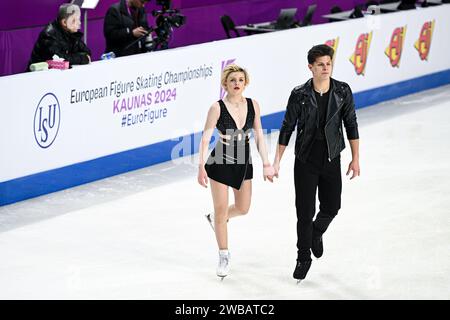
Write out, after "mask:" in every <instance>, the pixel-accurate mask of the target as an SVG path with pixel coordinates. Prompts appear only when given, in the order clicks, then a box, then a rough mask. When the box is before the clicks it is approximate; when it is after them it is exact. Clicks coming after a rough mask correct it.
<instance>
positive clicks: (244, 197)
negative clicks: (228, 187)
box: [228, 180, 252, 219]
mask: <svg viewBox="0 0 450 320" xmlns="http://www.w3.org/2000/svg"><path fill="white" fill-rule="evenodd" d="M233 192H234V204H232V205H231V206H229V207H228V219H231V218H234V217H236V216H242V215H244V214H247V212H248V210H249V209H250V203H251V200H252V180H244V182H243V183H242V186H241V188H240V189H239V190H236V189H233Z"/></svg>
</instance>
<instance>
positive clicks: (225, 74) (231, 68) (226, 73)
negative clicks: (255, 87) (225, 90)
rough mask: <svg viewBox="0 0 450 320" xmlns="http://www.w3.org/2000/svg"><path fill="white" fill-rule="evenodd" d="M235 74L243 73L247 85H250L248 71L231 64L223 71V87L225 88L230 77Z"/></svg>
mask: <svg viewBox="0 0 450 320" xmlns="http://www.w3.org/2000/svg"><path fill="white" fill-rule="evenodd" d="M233 72H242V73H243V74H244V78H245V85H248V84H249V83H250V78H249V76H248V72H247V70H245V69H244V68H242V67H240V66H238V65H237V64H229V65H227V66H226V67H225V68H224V69H223V70H222V77H221V84H222V86H223V87H225V85H226V83H227V80H228V76H229V75H230V74H231V73H233Z"/></svg>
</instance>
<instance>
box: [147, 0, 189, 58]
mask: <svg viewBox="0 0 450 320" xmlns="http://www.w3.org/2000/svg"><path fill="white" fill-rule="evenodd" d="M156 4H157V5H160V6H161V7H162V8H161V10H153V11H152V15H153V16H154V17H156V27H155V28H152V31H154V33H155V35H156V36H155V37H153V36H152V35H151V34H149V36H147V38H146V40H145V47H146V49H147V50H148V51H154V50H158V49H160V50H163V49H167V48H168V47H169V40H170V38H171V37H172V33H173V28H179V27H181V26H182V25H184V24H185V23H186V16H184V15H182V14H180V10H178V9H172V8H171V7H172V3H171V0H156Z"/></svg>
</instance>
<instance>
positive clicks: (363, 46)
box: [350, 32, 372, 75]
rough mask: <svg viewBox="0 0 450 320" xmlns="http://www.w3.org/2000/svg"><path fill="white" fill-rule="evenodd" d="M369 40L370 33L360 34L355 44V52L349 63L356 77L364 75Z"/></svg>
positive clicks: (370, 38)
mask: <svg viewBox="0 0 450 320" xmlns="http://www.w3.org/2000/svg"><path fill="white" fill-rule="evenodd" d="M371 40H372V32H370V33H363V34H361V35H360V36H359V37H358V41H357V42H356V48H355V52H354V53H353V54H352V56H351V57H350V62H351V63H352V64H353V65H354V66H355V72H356V74H357V75H361V74H362V75H364V69H365V68H366V64H367V56H368V55H369V47H370V41H371Z"/></svg>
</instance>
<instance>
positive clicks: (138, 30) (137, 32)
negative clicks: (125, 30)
mask: <svg viewBox="0 0 450 320" xmlns="http://www.w3.org/2000/svg"><path fill="white" fill-rule="evenodd" d="M147 33H148V32H147V30H145V29H144V28H142V27H137V28H136V29H133V36H134V37H135V38H139V37H141V36H143V35H145V34H147Z"/></svg>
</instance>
